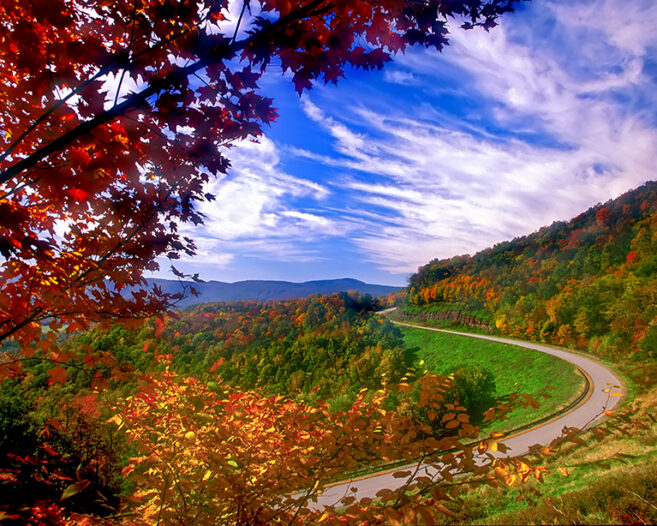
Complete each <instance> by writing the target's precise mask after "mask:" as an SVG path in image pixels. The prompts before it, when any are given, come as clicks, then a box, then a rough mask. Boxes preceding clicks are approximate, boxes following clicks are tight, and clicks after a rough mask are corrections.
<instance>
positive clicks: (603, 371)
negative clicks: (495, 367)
mask: <svg viewBox="0 0 657 526" xmlns="http://www.w3.org/2000/svg"><path fill="white" fill-rule="evenodd" d="M388 310H391V309H388ZM395 323H397V324H398V325H403V326H406V327H415V328H418V329H424V330H428V331H437V332H448V333H451V334H459V335H462V336H467V337H469V338H481V339H484V340H491V341H495V342H501V343H508V344H512V345H517V346H519V347H523V348H525V349H533V350H535V351H539V352H543V353H546V354H551V355H552V356H556V357H557V358H561V359H562V360H565V361H567V362H570V363H572V364H574V365H575V366H577V367H579V368H580V370H582V371H584V372H585V373H586V374H587V375H588V377H589V381H590V382H591V386H590V392H589V396H588V397H585V398H584V400H583V401H582V402H581V403H580V404H579V405H577V406H576V407H575V408H573V409H572V410H570V411H569V412H567V413H566V414H563V415H561V416H558V417H555V418H554V419H552V420H549V421H547V422H545V423H542V424H539V425H537V426H536V427H533V428H530V429H529V430H525V431H523V432H520V433H518V434H516V435H510V436H509V437H507V438H505V439H504V441H503V442H504V444H505V445H506V446H507V448H508V452H507V453H506V455H508V456H519V455H523V454H525V453H527V452H528V451H529V448H530V447H531V446H533V445H536V444H541V445H547V444H549V443H550V442H551V441H552V440H553V439H555V438H557V437H559V436H560V435H561V432H562V430H563V428H564V427H577V428H584V427H586V426H590V425H592V424H594V423H595V422H597V421H598V420H600V419H601V418H602V417H603V416H604V412H603V411H604V410H605V409H613V408H614V407H615V406H616V405H617V404H618V403H619V402H620V401H621V399H622V397H621V396H614V397H610V396H609V394H610V393H605V392H603V390H605V389H609V388H611V391H612V392H617V391H623V392H624V389H618V388H613V387H612V386H614V385H616V386H623V384H622V382H621V379H620V378H619V377H618V376H617V375H616V374H615V373H614V372H613V371H612V370H611V369H609V368H608V367H606V366H604V365H603V364H601V363H599V362H597V361H596V360H594V359H592V358H589V357H586V356H583V355H581V354H577V353H574V352H569V351H566V350H564V349H557V348H554V347H549V346H547V345H541V344H538V343H530V342H524V341H520V340H511V339H507V338H498V337H495V336H485V335H482V334H469V333H464V332H457V331H447V330H443V329H434V328H431V327H421V326H418V325H411V324H408V323H401V322H395ZM499 455H500V456H506V455H502V454H499ZM401 469H403V468H398V469H396V470H395V471H399V470H401ZM392 474H393V472H390V473H385V472H384V473H380V474H375V475H372V476H368V477H365V478H359V479H357V480H350V481H346V482H343V483H339V484H336V485H333V486H331V487H328V488H326V489H325V490H324V492H323V493H322V494H320V495H319V498H318V500H317V502H316V503H314V504H313V507H320V508H324V507H326V506H330V505H336V504H339V501H340V499H341V498H342V497H345V496H347V495H355V496H357V497H358V498H363V497H374V496H375V495H376V493H377V492H378V491H379V490H381V489H384V488H388V489H395V488H398V487H400V486H402V485H403V484H404V483H405V482H406V479H403V478H401V479H398V478H394V477H393V476H392ZM352 488H357V490H358V491H357V492H356V493H353V492H352V491H351V489H352Z"/></svg>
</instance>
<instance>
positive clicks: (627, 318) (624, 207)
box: [404, 181, 657, 356]
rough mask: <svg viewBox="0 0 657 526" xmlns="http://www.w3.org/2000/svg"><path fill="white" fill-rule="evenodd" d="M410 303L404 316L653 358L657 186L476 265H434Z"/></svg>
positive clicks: (656, 341) (415, 285)
mask: <svg viewBox="0 0 657 526" xmlns="http://www.w3.org/2000/svg"><path fill="white" fill-rule="evenodd" d="M406 294H407V297H406V305H405V309H404V310H405V313H406V315H407V316H409V315H411V316H419V317H425V318H431V317H433V318H439V319H440V318H449V317H451V318H452V319H454V318H458V319H459V320H461V319H466V320H468V319H476V320H479V322H480V324H481V325H482V326H486V325H488V326H490V327H494V328H496V329H497V330H499V331H500V332H501V333H504V334H508V335H511V336H515V337H518V338H524V339H530V340H537V341H545V342H550V343H554V344H558V345H568V346H576V347H580V348H588V350H590V351H591V352H595V353H597V354H601V355H616V354H626V353H629V352H632V351H636V352H638V351H642V352H645V353H647V354H648V355H650V356H654V355H655V354H656V353H657V182H654V181H651V182H647V183H646V184H645V185H643V186H641V187H639V188H637V189H635V190H632V191H630V192H627V193H625V194H623V195H621V196H620V197H618V198H617V199H614V200H610V201H608V202H606V203H603V204H598V205H596V206H594V207H592V208H590V209H589V210H587V211H586V212H583V213H582V214H580V215H578V216H577V217H575V218H573V219H571V220H570V221H567V222H564V221H557V222H555V223H553V224H552V225H550V226H547V227H544V228H541V229H540V230H538V231H537V232H534V233H533V234H530V235H528V236H523V237H519V238H516V239H513V240H512V241H507V242H504V243H499V244H497V245H495V246H493V247H492V248H489V249H486V250H483V251H481V252H479V253H477V254H475V255H474V256H457V257H453V258H451V259H442V260H439V259H434V260H433V261H431V262H429V263H428V264H427V265H424V266H422V267H420V268H419V269H418V272H417V273H415V274H414V275H412V276H411V278H410V283H409V286H408V289H407V291H406ZM445 313H448V314H445ZM455 314H456V315H455Z"/></svg>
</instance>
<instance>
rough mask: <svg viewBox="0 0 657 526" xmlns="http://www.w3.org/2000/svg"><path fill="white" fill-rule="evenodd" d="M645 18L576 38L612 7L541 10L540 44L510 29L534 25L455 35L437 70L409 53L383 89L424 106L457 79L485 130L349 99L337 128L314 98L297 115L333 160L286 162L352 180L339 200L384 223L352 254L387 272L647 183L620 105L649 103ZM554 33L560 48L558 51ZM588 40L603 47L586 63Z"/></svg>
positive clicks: (650, 136)
mask: <svg viewBox="0 0 657 526" xmlns="http://www.w3.org/2000/svg"><path fill="white" fill-rule="evenodd" d="M624 6H625V3H624ZM644 7H647V4H646V2H641V1H637V2H636V3H632V6H630V7H629V8H628V9H625V7H623V9H621V11H623V16H622V17H621V18H622V20H620V24H623V26H624V28H632V35H633V36H632V38H629V39H628V40H624V39H620V40H619V38H618V34H617V33H616V32H615V31H614V30H613V28H612V30H610V29H609V28H607V27H606V26H605V24H602V25H601V26H600V27H598V26H596V25H595V24H589V25H580V24H579V22H581V20H584V19H586V20H596V21H599V20H600V19H601V18H602V19H605V20H613V16H611V15H612V14H613V13H614V12H616V11H618V9H619V5H618V2H611V1H608V2H604V3H603V5H602V7H600V6H599V3H598V2H596V3H595V5H594V4H593V3H584V4H582V5H578V7H575V6H572V5H570V4H565V3H562V2H548V3H547V8H548V11H550V12H551V13H552V16H553V19H552V20H551V21H550V22H552V23H553V24H554V29H553V30H552V31H551V32H548V33H545V32H544V31H543V32H542V33H541V31H539V30H538V29H537V28H535V27H529V28H527V27H522V25H521V24H522V23H526V24H529V25H530V26H531V25H532V24H535V23H537V22H535V20H534V19H531V18H528V19H523V20H522V21H517V22H518V23H519V24H520V32H521V33H523V34H521V35H520V36H518V35H517V34H514V33H513V31H512V30H510V29H509V30H507V29H506V28H505V27H500V28H496V29H495V30H494V31H492V32H490V33H485V32H476V31H471V32H462V31H455V32H454V33H453V36H452V42H453V44H452V47H451V48H450V49H449V50H448V51H446V52H445V55H444V57H443V58H442V59H441V61H440V63H439V64H438V67H437V66H436V58H435V57H432V58H430V57H429V56H428V53H427V52H413V53H410V54H409V55H408V56H407V57H406V58H401V59H400V62H401V68H403V69H400V70H399V75H398V76H397V75H395V74H394V72H393V73H390V74H388V76H387V78H386V80H388V81H392V79H394V78H397V79H402V78H403V77H404V76H406V75H411V76H412V77H413V78H414V79H416V78H422V79H423V83H422V84H421V85H420V86H419V87H418V89H424V90H426V91H427V92H430V91H432V90H433V88H434V86H435V85H436V84H440V82H441V81H442V80H443V77H442V76H441V75H442V73H441V71H440V67H439V66H441V65H442V66H443V67H448V68H452V69H456V70H458V71H460V72H461V73H462V75H463V78H464V83H463V84H464V87H463V93H462V94H461V95H462V96H466V97H469V98H471V99H472V100H473V101H476V103H478V104H482V103H485V106H486V108H485V110H484V111H485V112H487V113H488V114H489V115H488V116H486V117H487V118H486V119H484V120H480V121H479V122H478V121H477V119H481V118H482V116H475V118H471V119H470V120H469V122H467V123H464V122H461V123H458V124H456V125H455V124H454V122H453V121H452V122H450V120H449V119H448V120H447V121H446V120H445V119H443V118H442V116H441V115H440V114H436V113H433V114H432V112H423V111H414V109H413V108H410V107H409V106H408V105H407V104H398V105H396V106H395V107H393V106H391V107H389V108H388V110H387V111H385V112H381V111H380V110H372V109H367V102H363V101H361V100H357V99H351V101H352V104H351V105H349V106H348V111H345V108H344V105H342V106H340V114H336V113H335V112H333V111H331V105H330V104H322V101H321V97H317V98H316V99H313V101H310V100H309V99H306V100H304V101H303V108H304V110H305V112H306V114H307V115H308V116H309V117H310V118H311V119H313V120H315V121H316V122H317V123H318V124H319V125H320V126H321V127H322V128H323V129H324V130H326V131H328V132H329V133H330V135H331V136H332V138H333V141H334V143H333V149H334V152H335V154H334V155H332V156H327V154H326V153H322V154H317V153H315V152H308V151H301V150H300V151H297V152H296V153H297V154H298V155H300V156H303V157H305V158H311V159H313V160H315V161H316V162H323V163H325V164H328V165H331V166H334V167H335V166H337V167H340V168H342V169H343V170H346V171H347V172H348V173H350V174H351V176H349V177H346V178H344V182H343V185H342V191H343V192H345V194H346V195H349V196H350V198H351V199H353V200H354V201H356V202H360V203H362V205H363V206H364V207H366V208H369V209H374V210H378V211H379V213H381V214H383V215H384V216H385V217H386V218H387V219H388V220H389V221H388V222H387V224H386V225H384V226H382V227H379V226H373V225H372V224H370V225H369V226H368V225H367V224H364V225H363V228H364V230H363V231H361V232H360V234H359V235H358V236H356V237H355V238H354V241H355V243H357V244H358V245H359V246H360V247H361V249H362V250H363V252H364V254H366V255H367V256H368V257H369V258H370V259H371V260H372V261H374V262H376V263H378V264H380V265H382V266H383V267H384V268H386V269H387V270H389V271H391V272H404V271H406V272H408V271H412V270H414V269H415V268H416V267H417V265H419V264H422V263H424V262H426V261H428V260H429V259H431V258H433V257H437V256H438V257H449V256H451V255H454V254H460V253H466V252H469V253H472V252H474V251H476V250H479V249H482V248H484V247H486V246H489V245H490V244H492V243H494V242H497V241H502V240H504V239H507V238H511V237H514V236H517V235H521V234H525V233H529V232H531V231H532V230H534V229H536V228H538V227H540V226H542V225H544V224H549V223H551V222H552V221H553V220H556V219H566V218H568V217H570V216H572V215H575V214H577V213H579V212H580V211H581V210H582V209H584V208H586V207H588V206H591V205H593V204H595V203H596V202H599V201H604V200H606V199H608V198H610V197H614V196H616V195H618V194H619V193H621V192H623V191H626V190H628V189H629V188H631V187H633V186H636V185H638V184H641V183H642V182H644V181H645V180H648V179H650V178H654V176H655V173H654V168H653V166H654V152H655V151H657V128H656V127H655V122H652V121H651V120H650V119H649V118H648V117H649V115H648V113H647V112H643V113H641V112H638V111H637V108H636V106H635V105H633V104H632V100H634V99H636V98H638V97H640V96H641V94H642V93H645V96H648V92H652V91H653V90H654V89H655V85H654V80H653V79H651V78H649V77H648V76H647V75H646V74H645V72H644V69H643V65H644V60H645V56H646V55H647V51H648V49H650V48H651V46H654V45H655V43H656V41H657V38H656V37H655V35H654V34H653V33H652V32H650V31H649V30H648V28H647V27H646V24H645V21H644V18H645V17H646V16H649V13H648V14H647V12H646V11H644V10H643V8H644ZM594 9H595V11H594ZM650 10H655V7H654V6H651V7H650ZM605 13H607V15H609V17H608V18H605ZM528 16H530V15H525V17H528ZM534 16H537V15H534ZM509 27H510V28H514V27H516V26H514V25H511V24H509ZM616 29H617V28H616ZM531 31H534V34H533V35H532V36H531V37H530V36H528V35H529V34H530V32H531ZM594 31H597V33H596V34H595V35H594V37H593V38H592V35H591V33H592V32H594ZM555 32H561V33H563V35H565V36H563V38H562V39H561V40H562V43H561V44H559V38H556V37H555ZM634 33H638V35H634ZM590 40H593V41H594V42H602V43H604V45H598V46H594V47H593V48H591V49H589V48H587V44H586V43H587V42H589V41H590ZM621 40H622V41H621ZM566 44H567V45H568V46H574V47H572V48H570V49H565V48H564V47H562V46H563V45H566ZM610 47H611V48H613V50H611V51H610V49H609V48H610ZM580 48H584V53H585V54H586V55H587V57H586V60H585V61H584V65H585V66H586V67H584V66H581V67H573V62H572V60H570V59H569V58H568V57H567V56H564V55H565V53H570V54H573V53H577V52H578V50H579V49H580ZM612 52H613V55H614V57H615V59H614V66H613V67H610V65H609V64H608V62H607V59H608V57H609V53H612ZM603 55H604V56H603ZM575 61H576V60H575ZM591 61H594V62H595V61H597V63H598V64H599V67H597V68H593V67H591ZM391 75H392V76H391ZM449 75H453V72H450V73H449ZM409 78H410V77H409ZM415 109H416V110H419V109H420V108H415ZM652 111H654V108H652ZM415 115H417V116H415ZM466 120H467V119H466ZM355 121H358V122H363V123H367V128H368V129H367V132H365V133H364V132H363V131H362V127H359V131H358V132H355V131H354V130H352V129H351V127H350V124H349V123H350V122H352V123H353V122H355ZM491 128H494V129H496V132H493V133H491V132H490V131H489V130H490V129H491ZM374 225H376V224H374Z"/></svg>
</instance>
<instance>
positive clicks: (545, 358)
mask: <svg viewBox="0 0 657 526" xmlns="http://www.w3.org/2000/svg"><path fill="white" fill-rule="evenodd" d="M400 328H401V329H402V331H403V334H404V342H405V344H406V348H407V349H408V351H407V352H408V353H409V354H410V358H411V359H412V361H413V362H414V364H415V366H416V367H417V368H418V369H420V368H421V366H420V365H419V363H420V362H421V361H422V360H424V367H425V368H426V369H427V370H428V371H429V372H432V373H436V374H449V373H452V372H454V371H456V370H457V369H459V368H460V367H464V366H478V367H481V368H483V369H488V370H489V371H490V372H491V373H493V375H494V377H495V385H496V389H497V396H498V398H502V397H504V396H506V395H509V394H510V393H513V392H522V393H527V394H530V395H532V396H535V397H538V396H540V394H541V393H544V392H546V389H547V388H548V386H551V387H553V388H554V389H550V390H547V392H548V393H549V394H550V395H551V398H549V399H543V398H539V399H538V400H539V401H540V404H541V406H540V407H539V408H536V409H534V408H527V409H518V410H516V411H514V412H513V413H511V414H510V415H509V420H508V421H506V422H499V423H495V424H494V425H493V426H492V427H491V428H490V430H496V431H497V430H503V431H509V430H512V429H516V428H518V427H521V426H524V425H526V424H529V423H531V422H533V421H536V420H539V419H540V418H543V417H545V416H546V415H550V414H553V413H556V412H558V411H559V410H561V409H562V408H564V407H566V406H568V405H569V404H570V403H571V402H572V401H573V400H574V399H576V398H577V397H578V395H579V394H580V393H581V392H582V391H583V389H584V387H585V381H584V378H583V377H582V376H581V375H580V374H578V373H577V368H576V367H575V366H574V365H572V364H569V363H567V362H565V361H563V360H560V359H558V358H555V357H553V356H550V355H547V354H544V353H541V352H538V351H532V350H529V349H524V348H522V347H518V346H515V345H508V344H504V343H498V342H490V341H486V340H480V339H475V338H468V337H466V336H458V335H454V334H446V333H440V332H435V331H426V330H423V329H414V328H410V327H400Z"/></svg>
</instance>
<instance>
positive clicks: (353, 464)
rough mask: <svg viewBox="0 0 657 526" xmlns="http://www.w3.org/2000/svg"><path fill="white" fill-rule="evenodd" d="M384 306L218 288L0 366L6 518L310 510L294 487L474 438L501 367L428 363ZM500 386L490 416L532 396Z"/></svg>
mask: <svg viewBox="0 0 657 526" xmlns="http://www.w3.org/2000/svg"><path fill="white" fill-rule="evenodd" d="M379 308H380V304H379V302H378V300H375V299H373V298H372V297H371V296H368V295H365V296H359V295H355V294H347V293H338V294H333V295H331V296H319V295H315V296H310V297H308V298H303V299H296V300H285V301H279V302H255V301H245V302H235V303H217V304H204V305H200V306H196V307H193V308H190V309H189V310H187V311H185V312H182V313H175V314H172V315H171V316H170V317H165V318H158V319H154V320H151V321H150V322H149V323H147V324H146V325H145V326H144V327H142V328H140V329H132V330H129V329H126V328H125V327H122V326H115V327H114V328H112V329H109V330H107V329H104V328H101V327H97V328H94V329H91V330H89V331H87V332H84V333H81V334H78V335H75V336H73V337H71V338H68V339H66V338H64V339H62V340H61V341H60V347H61V352H62V355H61V356H62V357H65V359H66V361H63V360H59V359H58V360H54V359H52V358H49V357H48V355H47V354H46V353H45V352H44V350H43V349H41V348H38V349H35V351H34V354H33V355H32V356H30V357H29V358H26V359H24V360H22V362H23V366H24V372H25V374H24V375H22V376H16V377H15V378H6V379H5V380H4V381H3V382H2V383H0V487H1V489H2V491H1V492H0V520H3V519H9V520H14V521H16V523H30V524H32V522H29V521H30V520H31V518H34V517H36V519H35V522H33V523H34V524H43V523H52V524H95V522H93V521H91V522H90V515H89V514H94V515H96V516H107V515H109V516H113V515H116V514H117V512H118V511H119V510H124V509H126V508H127V509H130V510H131V511H130V512H129V515H130V517H133V516H134V517H137V518H138V519H139V520H137V522H139V523H144V524H150V523H156V522H158V521H160V518H161V517H165V518H166V519H165V520H162V521H160V522H163V523H167V524H172V523H185V524H191V523H194V522H195V521H196V523H199V524H208V523H213V520H212V519H211V517H212V516H216V515H217V514H223V515H225V516H226V517H238V516H240V515H239V514H240V513H242V514H247V515H248V517H251V515H252V516H253V517H260V516H261V515H263V514H265V515H266V516H267V517H269V516H271V517H278V514H279V513H280V509H281V507H282V506H283V505H285V506H287V508H285V513H286V514H288V515H285V517H286V521H285V523H288V522H290V519H292V517H296V516H297V515H298V514H299V513H302V515H299V516H305V517H306V519H303V518H302V519H299V520H300V521H301V522H302V523H314V522H315V520H316V519H317V518H318V517H319V516H320V515H321V514H322V512H321V510H317V509H312V510H311V509H309V508H306V507H305V505H306V501H307V498H308V497H307V496H306V497H304V498H297V497H289V495H290V494H292V493H293V492H296V491H298V490H300V489H303V490H304V491H307V492H308V495H311V494H313V493H315V492H317V491H319V490H318V488H320V487H321V485H322V484H325V483H327V482H329V481H331V480H333V479H335V478H338V477H340V476H343V475H344V473H345V472H349V471H353V470H355V469H358V468H360V467H362V466H369V465H371V464H375V463H380V462H381V461H382V460H398V459H401V458H405V459H406V460H410V459H413V458H416V457H420V456H423V455H428V454H429V453H428V450H427V447H428V448H430V449H431V451H432V452H433V451H435V452H444V450H449V449H451V448H453V447H461V448H462V447H463V446H462V445H461V444H460V443H459V442H458V441H457V440H458V439H459V438H470V439H472V438H474V437H475V436H476V435H477V432H478V428H475V427H474V426H473V425H472V424H479V423H481V421H482V420H483V418H484V414H483V412H484V411H485V410H486V409H488V408H489V407H491V406H495V404H496V402H495V400H494V399H493V395H494V394H495V383H494V379H493V377H492V375H491V374H489V373H486V372H482V371H480V370H479V369H477V368H476V367H472V366H468V367H464V366H460V367H456V368H454V369H453V370H449V371H446V372H445V374H446V375H445V376H444V377H442V378H439V377H436V376H434V375H430V374H429V375H427V374H426V373H427V371H423V370H421V371H418V372H417V373H415V371H414V365H415V364H414V360H413V358H412V355H409V354H408V352H405V349H404V342H403V339H402V334H401V332H400V330H399V329H398V328H397V327H395V326H394V325H392V324H391V323H390V322H389V321H387V320H384V319H382V318H380V317H377V316H375V315H374V311H375V310H377V309H379ZM82 363H84V366H82V365H81V364H82ZM450 372H452V373H454V374H452V375H449V373H450ZM448 375H449V376H448ZM504 394H505V395H507V396H506V399H505V401H503V402H500V403H499V404H498V405H497V407H496V408H494V409H491V410H490V412H489V413H488V418H494V417H495V416H499V415H500V414H503V413H504V412H506V410H507V409H508V408H510V407H511V406H513V405H519V404H520V403H521V399H520V398H519V397H518V396H516V395H511V396H510V397H509V396H508V395H509V393H504ZM459 400H460V402H458V401H459ZM527 400H529V402H527ZM530 402H531V403H534V401H533V400H532V399H531V397H530V398H527V399H526V400H524V399H523V400H522V404H523V405H527V404H528V403H530ZM428 437H432V438H431V440H432V441H427V438H428ZM439 438H441V439H442V441H440V442H439V441H438V440H437V439H439ZM469 447H470V448H472V447H474V446H469ZM431 454H433V453H431ZM440 454H443V453H440ZM450 455H452V453H450ZM470 455H471V453H470ZM452 456H453V455H452ZM423 458H424V457H423ZM198 459H200V460H198ZM459 469H466V468H459ZM467 469H470V468H467ZM172 473H173V475H172ZM199 488H201V490H199ZM206 492H207V493H206ZM209 493H212V494H213V495H215V494H216V499H213V500H211V501H210V500H208V497H207V496H206V495H207V494H209ZM133 495H134V498H133ZM417 498H418V499H420V498H421V497H420V496H418V497H417ZM290 499H291V500H290ZM190 502H193V503H194V504H193V505H190V504H189V503H190ZM244 502H248V503H249V504H248V505H246V508H245V505H244ZM263 502H264V503H265V504H263ZM290 502H292V504H290ZM401 502H402V501H400V503H401ZM403 504H404V505H406V506H408V507H409V509H411V508H415V507H416V506H415V505H413V504H412V503H411V502H408V503H406V502H405V501H404V503H403ZM400 505H401V504H400ZM425 505H426V506H428V507H429V508H431V504H430V503H424V504H422V506H425ZM297 508H298V510H297ZM295 510H297V511H295ZM379 511H380V510H379ZM379 511H376V510H375V511H373V512H372V513H379ZM434 512H435V513H440V510H439V509H436V510H433V511H432V512H431V513H434ZM78 513H79V514H81V515H77V514H78ZM359 513H360V511H359ZM199 514H200V515H199ZM247 515H244V516H245V517H246V516H247ZM65 517H68V519H66V518H65ZM181 517H182V519H181ZM199 517H201V518H199ZM108 520H109V519H108ZM258 520H259V519H258ZM268 520H269V519H268ZM293 520H294V519H293ZM67 521H68V522H67ZM272 521H273V519H272ZM101 522H102V521H101ZM129 522H130V523H132V522H131V520H130V521H129ZM264 522H267V521H264ZM108 523H114V522H111V521H110V522H108ZM115 523H117V524H118V523H121V521H120V520H119V519H117V521H116V522H115ZM230 523H240V524H242V523H244V524H247V523H252V524H260V523H262V522H257V521H256V520H255V519H253V520H252V517H251V518H249V519H248V520H246V519H245V520H244V521H242V520H233V519H230ZM274 523H278V522H275V521H274Z"/></svg>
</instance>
